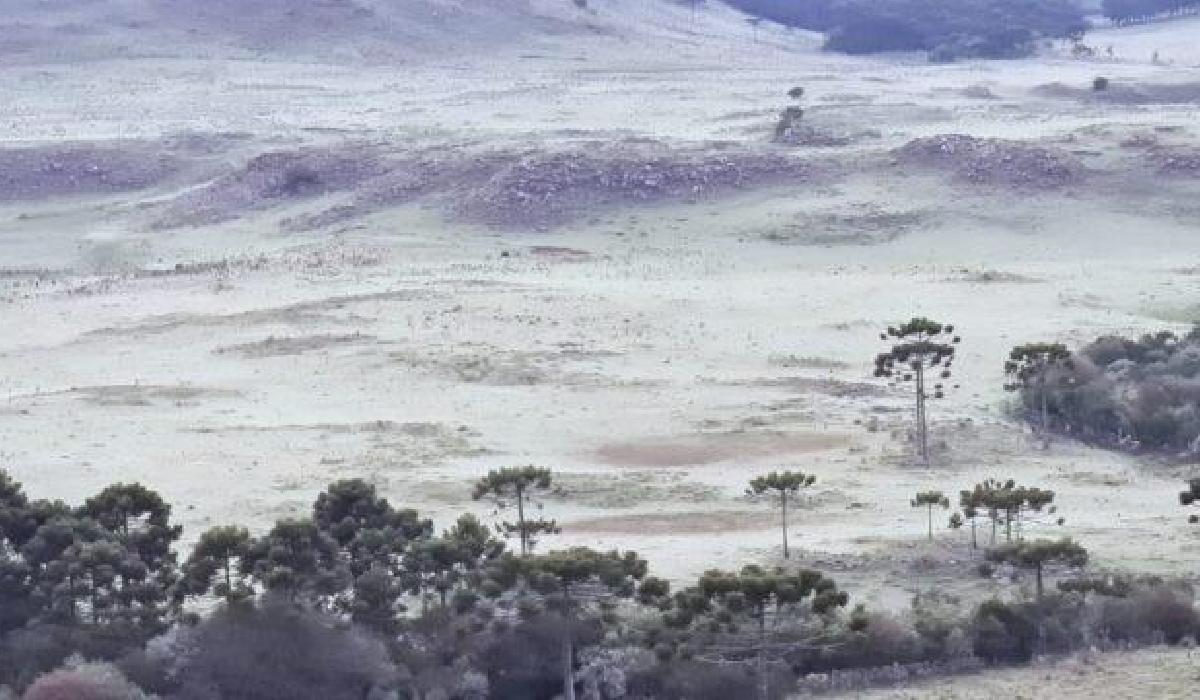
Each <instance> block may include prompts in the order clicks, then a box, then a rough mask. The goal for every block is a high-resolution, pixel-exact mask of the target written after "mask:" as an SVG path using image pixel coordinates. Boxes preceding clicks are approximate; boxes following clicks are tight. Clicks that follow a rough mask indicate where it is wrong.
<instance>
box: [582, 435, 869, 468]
mask: <svg viewBox="0 0 1200 700" xmlns="http://www.w3.org/2000/svg"><path fill="white" fill-rule="evenodd" d="M849 444H850V441H849V439H848V438H847V437H846V436H845V435H837V434H816V433H777V432H747V433H740V432H739V433H703V434H699V435H688V436H681V437H669V438H649V439H644V440H636V441H629V442H614V443H609V444H607V445H604V446H602V447H600V448H599V449H598V450H596V452H595V456H596V457H597V458H598V459H600V461H602V462H604V463H606V464H612V465H615V466H620V467H684V466H691V465H699V464H715V463H717V462H727V461H730V460H734V459H744V458H747V457H782V456H786V455H792V454H807V453H811V452H822V451H824V450H830V449H833V448H836V447H843V446H846V445H849Z"/></svg>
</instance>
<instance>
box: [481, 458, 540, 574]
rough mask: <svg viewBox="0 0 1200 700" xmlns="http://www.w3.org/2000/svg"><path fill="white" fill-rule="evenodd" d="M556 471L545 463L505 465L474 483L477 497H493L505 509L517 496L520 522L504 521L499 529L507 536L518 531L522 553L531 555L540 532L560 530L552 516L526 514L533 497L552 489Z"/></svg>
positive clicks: (518, 520) (525, 555) (497, 527)
mask: <svg viewBox="0 0 1200 700" xmlns="http://www.w3.org/2000/svg"><path fill="white" fill-rule="evenodd" d="M552 482H553V475H552V473H551V472H550V470H549V469H544V468H542V467H534V466H528V467H504V468H503V469H493V470H492V471H490V472H488V475H487V476H485V477H483V478H482V479H480V480H479V482H478V483H477V484H475V493H474V495H473V496H472V497H473V498H474V499H475V500H477V501H478V500H479V499H481V498H485V497H491V498H492V499H494V500H495V502H496V505H497V506H498V507H499V508H501V509H503V508H506V507H507V504H508V500H509V499H514V500H516V505H517V522H515V523H510V522H502V523H500V524H498V525H497V526H496V529H497V531H499V532H502V533H503V534H504V535H505V536H511V535H512V534H514V533H516V535H517V536H518V537H519V538H520V540H521V556H523V557H527V556H529V552H530V551H531V550H532V549H533V547H534V545H535V544H537V538H538V535H540V534H543V533H545V534H556V533H558V532H560V530H559V528H558V524H557V523H555V522H554V521H553V520H544V519H541V518H539V519H537V520H530V519H528V518H527V517H526V515H525V506H526V505H527V504H528V502H529V501H530V499H531V498H532V497H533V496H534V495H536V494H538V493H545V492H546V491H549V490H550V485H551V483H552Z"/></svg>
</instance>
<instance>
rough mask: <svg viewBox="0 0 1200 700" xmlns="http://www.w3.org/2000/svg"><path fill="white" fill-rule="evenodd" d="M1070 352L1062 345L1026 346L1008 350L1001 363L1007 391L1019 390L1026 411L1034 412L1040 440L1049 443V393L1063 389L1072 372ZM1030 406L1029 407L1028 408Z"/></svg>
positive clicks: (1036, 344)
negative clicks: (1056, 389)
mask: <svg viewBox="0 0 1200 700" xmlns="http://www.w3.org/2000/svg"><path fill="white" fill-rule="evenodd" d="M1073 367H1074V363H1073V362H1072V360H1071V351H1070V350H1067V346H1065V345H1063V344H1062V343H1026V344H1025V345H1018V346H1017V347H1015V348H1013V349H1012V352H1010V353H1009V355H1008V360H1006V361H1005V363H1004V373H1005V375H1006V376H1007V377H1008V382H1007V383H1006V384H1005V385H1004V388H1005V389H1006V390H1007V391H1019V392H1021V396H1022V398H1023V399H1024V401H1025V405H1026V409H1027V410H1028V412H1030V413H1033V412H1036V415H1037V417H1038V422H1037V426H1038V429H1039V430H1040V431H1041V434H1042V439H1043V441H1044V442H1046V443H1048V442H1049V440H1050V393H1051V387H1052V386H1055V385H1057V386H1065V385H1066V384H1067V382H1068V376H1069V374H1070V371H1071V370H1072V369H1073ZM1030 404H1032V405H1030Z"/></svg>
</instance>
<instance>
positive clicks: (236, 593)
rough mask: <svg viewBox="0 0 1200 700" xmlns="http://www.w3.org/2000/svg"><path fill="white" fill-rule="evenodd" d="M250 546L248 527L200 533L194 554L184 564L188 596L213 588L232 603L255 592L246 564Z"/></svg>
mask: <svg viewBox="0 0 1200 700" xmlns="http://www.w3.org/2000/svg"><path fill="white" fill-rule="evenodd" d="M249 547H250V533H249V532H248V531H247V530H246V528H244V527H236V526H232V525H230V526H226V527H214V528H211V529H209V530H208V531H207V532H205V533H204V534H202V535H200V541H199V542H197V543H196V546H195V547H194V548H193V549H192V555H191V557H189V558H188V560H187V562H186V563H184V566H183V580H184V585H185V588H186V591H187V594H188V595H192V596H201V595H206V594H207V593H208V592H209V591H210V590H211V591H212V593H213V594H214V595H216V596H218V597H221V598H224V599H225V602H226V603H228V604H230V605H232V604H234V603H237V602H239V601H243V600H246V599H248V598H250V597H251V596H253V595H254V589H253V588H252V587H251V586H250V583H249V581H247V580H246V577H245V576H244V572H246V571H248V570H249V569H250V567H249V566H248V565H246V564H244V563H243V558H244V557H245V556H246V554H247V552H248V551H249Z"/></svg>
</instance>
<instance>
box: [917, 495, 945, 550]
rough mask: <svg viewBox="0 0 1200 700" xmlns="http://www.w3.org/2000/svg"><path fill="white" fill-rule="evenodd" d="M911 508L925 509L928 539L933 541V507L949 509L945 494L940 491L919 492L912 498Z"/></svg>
mask: <svg viewBox="0 0 1200 700" xmlns="http://www.w3.org/2000/svg"><path fill="white" fill-rule="evenodd" d="M912 507H913V508H921V507H924V508H925V510H926V512H927V514H928V520H929V539H930V541H933V509H934V507H938V508H949V507H950V499H949V498H946V494H944V493H942V492H941V491H921V492H920V493H918V494H917V495H916V496H913V499H912Z"/></svg>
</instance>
